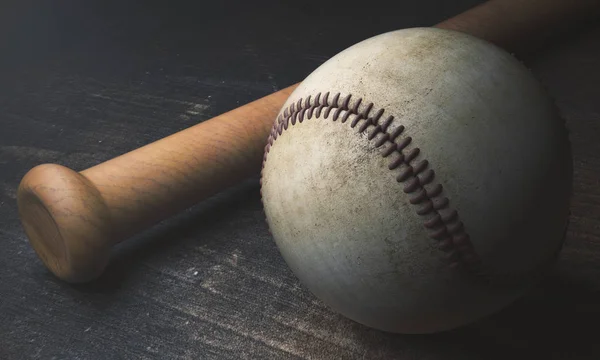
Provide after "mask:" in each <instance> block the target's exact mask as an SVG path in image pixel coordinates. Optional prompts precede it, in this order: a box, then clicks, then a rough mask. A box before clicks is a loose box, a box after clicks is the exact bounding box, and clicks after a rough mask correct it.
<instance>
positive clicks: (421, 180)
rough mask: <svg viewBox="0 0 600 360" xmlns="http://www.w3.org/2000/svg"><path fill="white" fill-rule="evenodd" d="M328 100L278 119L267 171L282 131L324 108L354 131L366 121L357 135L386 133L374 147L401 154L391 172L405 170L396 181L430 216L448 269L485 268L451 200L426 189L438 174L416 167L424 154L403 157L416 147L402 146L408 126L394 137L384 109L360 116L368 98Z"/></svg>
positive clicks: (428, 224) (295, 107)
mask: <svg viewBox="0 0 600 360" xmlns="http://www.w3.org/2000/svg"><path fill="white" fill-rule="evenodd" d="M329 99H330V94H329V92H327V93H326V94H325V95H324V96H322V95H321V93H318V94H317V95H316V96H315V97H314V98H312V99H311V97H310V96H309V97H307V98H306V99H305V100H303V99H299V100H298V101H296V102H294V103H292V104H291V105H290V106H289V107H288V108H286V109H285V110H284V111H283V113H282V114H281V115H280V116H279V117H278V118H277V121H276V122H275V124H274V126H273V130H272V131H271V134H270V136H269V139H268V142H267V144H268V145H267V146H266V147H265V157H264V159H263V168H264V162H265V161H266V158H267V153H268V152H269V150H270V148H271V146H272V145H273V141H274V140H275V139H276V138H277V136H278V135H281V134H282V133H283V129H285V130H287V129H288V126H289V125H290V122H291V124H292V125H295V124H296V122H302V121H304V120H306V119H311V118H312V117H313V116H314V115H316V116H319V114H320V113H321V111H322V110H323V109H325V113H324V116H325V117H328V116H329V114H330V112H331V111H332V110H333V116H332V117H331V120H332V121H337V120H338V119H340V116H341V122H342V123H345V122H346V121H347V120H348V119H351V121H350V126H351V127H352V128H356V126H357V125H358V124H359V123H360V122H362V124H361V125H360V126H359V127H358V128H357V130H358V132H363V131H365V130H366V129H368V128H369V127H374V129H373V132H372V133H370V134H369V139H373V138H374V137H375V136H377V135H379V134H380V133H383V136H382V137H381V139H379V140H378V141H377V142H376V143H375V146H376V147H378V148H379V147H381V146H386V148H385V150H384V151H383V153H382V156H384V157H388V156H389V155H391V154H392V153H396V157H395V158H394V159H393V160H392V161H391V162H390V164H389V169H390V170H395V169H399V170H400V172H399V174H398V176H397V181H398V182H399V183H403V185H404V187H403V191H404V192H405V193H407V194H408V195H409V202H410V203H411V204H412V205H415V206H416V207H417V209H416V213H417V214H418V215H419V216H427V217H428V218H429V219H427V220H425V219H424V220H423V226H424V227H425V229H426V230H427V231H428V234H429V237H430V238H431V239H433V240H435V241H437V242H438V245H439V249H440V251H443V252H445V253H446V254H447V259H449V265H450V266H451V267H456V265H458V263H461V264H464V265H466V266H467V268H468V269H470V270H475V269H476V268H478V267H480V259H479V257H477V256H476V254H475V251H474V249H473V245H472V243H471V241H470V239H469V235H468V234H467V233H466V230H465V228H464V226H463V223H462V222H461V220H460V217H459V215H458V212H457V211H456V210H453V209H448V207H449V204H450V201H449V200H448V198H447V197H445V196H443V189H442V186H441V184H436V185H435V187H434V188H433V189H430V191H427V190H426V189H425V188H424V185H427V184H432V183H433V182H434V180H435V173H434V171H433V170H432V169H430V168H429V162H428V161H427V160H422V161H420V162H418V163H417V164H413V161H414V160H415V159H416V158H417V156H418V155H419V153H420V149H419V148H416V147H415V148H413V149H412V150H411V151H408V152H403V151H404V149H405V148H406V147H407V146H408V145H409V144H410V143H411V142H412V138H411V137H410V136H404V137H402V138H400V139H399V141H397V139H398V138H399V137H400V136H401V135H402V133H403V132H404V130H405V128H404V126H398V127H397V128H396V129H394V130H393V131H392V132H388V127H389V125H390V124H391V123H392V121H393V119H394V118H393V116H389V117H387V118H386V119H385V120H384V121H383V122H381V123H379V120H380V119H381V116H382V115H383V112H384V110H383V109H379V110H378V111H377V112H376V113H375V114H374V115H373V116H371V117H370V116H369V114H370V113H371V111H372V109H373V103H369V104H367V105H366V106H365V108H364V110H363V111H359V107H360V105H361V103H362V100H363V99H361V98H359V99H357V100H355V101H354V102H353V103H352V104H351V99H352V95H351V94H350V95H347V96H345V97H343V98H342V94H340V93H337V94H335V96H334V97H333V99H332V100H331V101H330V100H329ZM340 99H341V100H340ZM442 209H444V210H446V211H447V212H448V214H447V215H443V214H442V213H440V210H442Z"/></svg>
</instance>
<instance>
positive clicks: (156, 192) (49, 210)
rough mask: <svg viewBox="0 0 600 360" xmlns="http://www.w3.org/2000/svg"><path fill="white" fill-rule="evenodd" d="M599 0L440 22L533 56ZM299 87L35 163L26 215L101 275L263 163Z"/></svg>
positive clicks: (70, 259) (26, 189)
mask: <svg viewBox="0 0 600 360" xmlns="http://www.w3.org/2000/svg"><path fill="white" fill-rule="evenodd" d="M599 3H600V2H599V1H598V0H528V1H523V0H490V1H488V2H486V3H483V4H481V5H479V6H477V7H475V8H473V9H471V10H468V11H466V12H464V13H462V14H459V15H458V16H456V17H454V18H452V19H449V20H447V21H444V22H442V23H440V24H438V25H436V26H437V27H440V28H446V29H452V30H458V31H461V32H464V33H467V34H471V35H474V36H477V37H480V38H483V39H485V40H488V41H490V42H492V43H495V44H497V45H499V46H501V47H503V48H505V49H506V50H508V51H512V52H515V51H516V52H517V54H519V55H523V54H525V53H526V52H529V51H530V50H531V49H530V47H531V48H533V47H534V45H539V41H540V39H541V38H543V37H544V35H545V34H546V33H548V32H549V31H553V30H555V29H557V28H561V27H565V26H569V25H573V24H574V23H575V22H576V21H578V20H582V19H584V18H588V17H596V16H597V15H598V8H599V6H598V5H599ZM296 86H297V84H296V85H292V86H290V87H288V88H286V89H284V90H281V91H278V92H276V93H273V94H271V95H269V96H266V97H264V98H262V99H259V100H256V101H254V102H252V103H249V104H247V105H244V106H242V107H240V108H237V109H235V110H232V111H230V112H228V113H225V114H223V115H220V116H218V117H216V118H213V119H211V120H208V121H205V122H203V123H200V124H198V125H196V126H193V127H191V128H188V129H185V130H182V131H180V132H178V133H176V134H173V135H171V136H169V137H166V138H164V139H161V140H158V141H156V142H154V143H152V144H149V145H146V146H144V147H142V148H139V149H137V150H134V151H132V152H129V153H127V154H124V155H122V156H119V157H117V158H115V159H112V160H109V161H107V162H105V163H102V164H100V165H97V166H94V167H92V168H89V169H87V170H84V171H82V172H80V173H77V172H75V171H72V170H70V169H68V168H65V167H63V166H60V165H52V164H44V165H39V166H37V167H35V168H33V169H31V170H30V171H29V172H28V173H27V174H26V175H25V176H24V178H23V179H22V181H21V184H20V186H19V189H18V192H17V204H18V208H19V216H20V218H21V222H22V224H23V227H24V229H25V232H26V234H27V236H28V237H29V239H30V242H31V244H32V246H33V248H34V249H35V251H36V252H37V253H38V255H39V257H40V258H41V259H42V261H43V262H44V264H45V265H46V266H47V267H48V268H49V269H50V270H51V271H52V272H53V273H54V274H55V275H57V276H58V277H59V278H61V279H63V280H66V281H68V282H85V281H89V280H92V279H94V278H96V277H97V276H99V275H100V274H101V273H102V271H103V270H104V267H105V266H106V264H107V262H108V258H109V254H110V249H111V247H112V246H113V245H115V244H116V243H118V242H120V241H121V240H123V239H125V238H127V237H128V236H129V235H132V234H135V233H136V232H138V231H140V230H143V229H145V228H147V227H149V226H150V225H152V224H154V223H156V222H158V221H160V220H163V219H165V218H166V217H168V216H170V215H172V214H175V213H176V212H178V211H181V210H183V209H185V208H187V207H189V206H191V205H193V204H195V203H197V202H199V201H201V200H203V199H205V198H206V197H208V196H211V195H213V194H215V193H217V192H219V191H221V190H223V189H225V188H227V187H229V186H231V185H233V184H235V183H237V182H239V181H241V180H243V179H245V178H246V177H248V176H250V175H251V174H254V173H257V172H258V171H259V169H260V161H261V160H262V157H263V147H264V145H265V142H266V139H267V136H268V134H269V132H270V130H271V125H272V124H273V121H274V120H275V117H276V116H277V113H278V112H279V110H280V108H281V106H282V105H283V104H284V102H285V100H286V99H287V98H288V96H289V95H290V94H291V92H292V91H293V89H294V88H295V87H296Z"/></svg>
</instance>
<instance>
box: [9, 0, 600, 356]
mask: <svg viewBox="0 0 600 360" xmlns="http://www.w3.org/2000/svg"><path fill="white" fill-rule="evenodd" d="M23 3H25V2H23ZM476 3H477V1H474V0H473V1H469V0H461V1H454V2H448V1H441V0H422V1H419V2H398V1H377V0H374V1H372V2H370V4H371V6H373V7H374V9H376V10H374V11H373V14H371V16H368V17H365V19H364V22H363V23H361V26H353V27H351V28H345V27H343V26H342V25H343V24H346V21H347V19H348V18H352V16H355V15H356V14H364V8H363V7H362V5H361V6H352V5H351V4H349V3H347V2H344V4H345V6H341V5H342V3H341V2H339V1H332V2H326V3H322V4H321V6H320V7H319V8H318V9H316V8H314V7H312V6H308V5H307V4H305V3H290V2H270V3H265V2H261V1H258V2H242V1H233V0H226V1H222V2H214V4H207V3H204V2H203V3H202V5H200V2H193V5H192V3H191V2H190V3H186V4H183V2H179V3H172V4H169V7H168V8H165V7H164V6H162V5H160V4H159V3H153V2H144V3H143V4H142V3H139V2H128V1H121V2H118V3H117V2H110V1H102V2H99V1H90V2H86V3H85V4H84V3H82V2H71V3H68V6H67V5H61V6H59V5H56V4H57V3H51V2H44V3H43V4H42V3H40V4H39V5H40V6H39V7H37V8H35V7H33V8H31V9H30V10H28V11H31V13H29V12H28V13H13V16H15V17H18V18H19V19H20V20H19V22H16V21H15V22H13V23H19V24H20V25H19V27H18V28H15V29H13V31H12V32H11V34H12V36H16V39H17V40H21V41H14V42H13V44H15V47H14V48H12V49H11V51H9V52H4V53H3V56H2V57H0V61H2V62H3V65H6V66H2V67H0V78H2V79H4V80H5V81H2V82H0V106H2V109H3V111H2V113H1V114H0V184H1V186H0V239H1V240H2V251H1V252H0V358H2V359H7V360H13V359H52V358H53V357H54V358H56V359H90V358H102V359H123V358H127V359H419V360H422V359H428V360H429V359H439V360H447V359H502V360H505V359H507V358H516V359H521V358H538V357H539V358H545V359H575V360H578V359H596V358H599V357H600V346H599V345H598V341H597V337H596V333H595V331H594V330H593V329H595V327H596V324H597V323H598V322H600V306H599V305H598V304H600V281H599V280H598V279H600V266H599V265H598V264H600V263H599V262H598V259H599V258H600V239H599V237H600V224H599V220H598V219H600V209H599V207H600V202H599V200H598V199H599V198H600V186H599V184H598V179H600V158H598V154H600V148H599V147H598V146H599V145H598V144H599V143H600V142H598V139H600V119H599V118H598V114H600V107H599V106H600V105H599V104H598V101H597V91H596V88H597V84H598V83H599V80H600V72H599V71H598V66H597V64H598V63H600V48H599V44H600V27H599V26H598V25H596V26H595V27H594V28H593V29H591V30H588V31H585V32H583V33H578V34H577V35H575V36H571V37H569V38H568V39H566V40H565V41H564V42H562V43H559V44H556V45H555V46H553V47H552V48H551V49H548V50H547V51H545V52H544V53H542V54H539V55H540V56H538V57H537V58H536V59H535V60H534V61H532V62H530V63H529V66H530V67H531V68H532V70H533V71H534V73H535V74H536V75H538V76H539V78H540V79H541V80H542V81H543V82H544V83H545V84H546V86H547V87H548V89H549V90H550V92H551V93H552V94H553V96H554V97H555V98H556V100H557V103H558V105H559V107H560V108H561V110H562V112H563V114H564V115H565V118H566V120H567V122H568V126H569V128H570V130H571V139H572V140H573V149H574V156H575V184H574V186H575V189H574V190H575V196H574V199H573V205H572V212H573V216H572V219H571V226H570V228H569V233H568V238H567V241H566V243H565V248H564V250H563V252H562V254H561V258H560V261H559V263H558V266H557V268H556V271H555V274H554V275H553V276H551V277H550V278H549V279H548V280H547V281H546V283H544V284H543V285H542V286H541V287H540V288H539V289H537V291H535V292H534V293H532V294H531V295H530V296H528V297H526V298H524V299H523V300H522V301H520V302H518V303H516V304H514V306H511V307H510V308H508V309H506V311H503V312H502V313H500V314H498V315H497V316H494V317H492V318H490V319H488V320H486V321H485V322H482V323H479V324H476V325H473V326H471V327H468V328H464V329H460V330H457V331H455V332H451V333H445V334H439V335H435V336H398V335H391V334H386V333H382V332H378V331H373V330H370V329H368V328H364V327H362V326H359V325H357V324H355V323H353V322H351V321H348V320H347V319H344V318H342V317H340V316H338V315H336V314H334V313H332V312H331V311H329V310H328V309H327V308H325V307H324V306H323V305H322V304H321V303H320V302H319V301H318V300H316V299H315V298H314V297H312V296H311V295H310V293H308V292H307V291H306V290H305V289H304V287H303V286H302V284H301V283H299V282H298V281H297V279H296V278H295V277H294V276H293V275H292V273H291V272H290V271H289V269H288V268H287V266H286V264H285V263H284V262H283V260H282V259H281V257H280V256H279V254H278V251H277V249H276V247H275V245H274V244H273V242H272V240H271V237H270V235H269V233H268V230H267V227H266V224H265V223H264V216H263V213H262V209H261V204H260V197H259V189H258V180H257V179H256V178H250V179H249V180H248V181H246V182H243V183H242V184H240V185H238V186H234V187H232V188H231V189H229V190H226V191H224V192H222V193H220V194H217V195H215V196H213V197H211V198H209V199H207V200H206V201H203V202H201V203H199V204H197V205H195V206H193V207H192V208H190V209H188V210H186V211H184V212H182V213H180V214H178V215H176V216H174V217H172V218H169V219H166V220H165V221H163V222H162V223H160V224H158V225H157V226H155V227H153V228H151V229H148V230H147V231H144V232H143V233H140V234H138V235H136V236H134V237H133V238H132V239H131V241H128V242H124V243H122V244H120V245H118V246H117V247H116V249H115V252H114V254H113V256H112V261H111V263H110V265H109V266H108V267H107V269H106V272H105V273H104V274H103V276H101V277H100V278H99V279H97V280H96V281H94V282H91V283H88V284H85V285H70V284H66V283H65V282H62V281H59V280H57V279H56V278H55V277H54V276H51V275H50V274H48V272H47V270H46V269H45V268H44V267H43V266H42V265H41V264H40V263H39V261H38V260H37V256H36V254H35V253H34V252H33V250H32V249H31V247H30V246H29V244H28V240H27V237H26V236H25V234H24V232H23V230H22V228H21V225H20V223H19V218H18V216H17V208H16V199H15V197H16V194H15V189H16V188H17V186H18V184H19V180H20V179H21V177H22V176H23V175H24V174H25V173H26V172H27V171H28V170H29V169H31V167H33V166H35V165H37V164H40V163H44V162H52V163H57V164H60V165H64V166H66V167H68V168H71V169H77V170H82V169H86V168H89V167H91V166H94V165H96V164H98V163H101V162H103V161H106V160H110V159H111V158H114V157H116V156H119V155H120V154H123V153H126V152H128V151H131V150H134V149H136V148H139V147H140V146H143V145H146V144H149V143H151V142H153V141H156V140H159V139H161V138H163V137H165V136H168V135H170V134H172V133H175V132H177V131H179V130H182V129H183V128H187V127H189V126H193V125H194V124H195V123H197V122H201V121H204V120H207V119H210V118H212V117H214V116H216V115H218V114H221V113H225V112H227V111H229V110H231V109H234V108H237V107H238V106H240V105H242V104H245V103H247V102H250V101H252V100H253V99H258V98H260V97H262V96H265V95H268V94H269V93H271V92H272V83H271V81H270V80H269V78H268V76H269V75H268V73H271V74H273V75H272V76H273V77H274V82H275V84H276V85H277V87H278V88H285V87H286V86H288V85H289V84H293V83H294V82H295V81H296V80H297V79H299V78H302V76H304V75H306V73H307V72H309V71H311V69H313V68H314V67H315V66H318V64H319V62H322V61H324V60H325V59H327V58H328V57H330V56H331V55H333V54H335V53H336V52H337V51H339V50H341V48H343V47H345V46H347V45H351V44H352V43H355V42H357V41H360V40H361V39H362V38H365V37H368V36H370V35H374V34H377V33H381V32H384V31H387V30H391V29H393V28H399V27H404V26H415V25H424V26H426V25H428V24H433V23H437V22H439V21H441V20H443V19H445V18H448V17H449V16H452V15H453V14H456V13H458V12H460V11H463V10H466V9H468V8H470V7H472V6H473V5H475V4H476ZM238 7H240V10H239V13H236V11H235V10H231V9H236V8H238ZM222 8H228V10H226V9H222ZM39 9H43V10H44V11H39V12H38V11H35V10H39ZM50 10H52V11H50ZM250 10H252V11H254V14H255V16H253V17H247V16H244V14H248V12H249V11H250ZM207 12H208V13H210V14H211V15H212V16H210V17H207V16H206V15H204V14H206V13H207ZM232 13H234V15H231V14H232ZM200 14H202V15H200ZM332 14H337V15H335V16H334V15H332ZM199 19H200V20H199ZM309 20H311V21H312V22H313V26H311V27H302V26H289V24H303V23H305V22H307V21H309ZM231 22H233V23H235V24H236V26H235V27H234V26H225V27H224V26H222V25H223V24H224V23H231ZM50 23H58V24H61V25H60V28H59V27H57V26H50V25H48V24H50ZM32 29H36V30H35V31H33V30H32ZM240 29H252V31H249V30H248V31H240ZM273 29H278V31H274V30H273ZM42 30H43V31H42ZM217 33H218V34H219V36H216V35H215V34H217ZM24 39H27V41H24ZM223 39H227V41H226V42H224V41H223ZM16 44H19V47H17V46H16ZM28 44H30V46H29V47H27V46H28ZM248 44H249V45H251V46H250V48H252V49H253V50H252V51H248V50H247V49H248V47H246V45H248ZM38 45H39V46H38ZM57 49H60V51H58V50H57ZM208 53H210V54H211V56H210V57H208V56H207V54H208ZM257 57H258V58H260V61H261V62H262V63H263V64H264V65H263V66H262V67H261V66H259V64H258V61H257V59H256V58H257ZM161 69H162V71H161ZM265 69H266V70H265ZM147 73H149V74H147ZM222 82H223V83H222ZM194 104H200V105H201V106H206V107H203V108H202V109H201V110H200V111H196V112H197V114H193V113H190V112H189V109H190V108H194V107H195V105H194ZM192 111H195V110H192Z"/></svg>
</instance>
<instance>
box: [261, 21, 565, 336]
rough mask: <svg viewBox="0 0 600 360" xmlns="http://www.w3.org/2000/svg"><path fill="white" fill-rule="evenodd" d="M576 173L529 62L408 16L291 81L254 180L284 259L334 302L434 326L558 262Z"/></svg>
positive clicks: (383, 326) (410, 324)
mask: <svg viewBox="0 0 600 360" xmlns="http://www.w3.org/2000/svg"><path fill="white" fill-rule="evenodd" d="M571 173H572V170H571V153H570V147H569V141H568V134H567V131H566V128H565V124H564V122H563V121H562V119H561V117H560V116H559V114H558V113H557V111H556V108H555V106H554V104H553V101H552V100H551V99H550V98H549V96H548V95H547V93H546V91H545V89H544V88H543V87H542V86H541V85H540V84H539V82H538V81H537V80H536V79H535V77H534V76H533V75H532V74H531V73H530V71H529V70H528V69H527V68H526V67H525V66H524V65H522V64H521V63H520V62H519V61H518V60H516V59H515V58H514V57H513V56H512V55H511V54H509V53H507V52H506V51H504V50H502V49H500V48H498V47H496V46H495V45H492V44H491V43H488V42H486V41H484V40H481V39H478V38H475V37H472V36H470V35H466V34H462V33H459V32H455V31H450V30H442V29H437V28H411V29H404V30H399V31H392V32H389V33H385V34H381V35H378V36H375V37H372V38H369V39H367V40H364V41H362V42H360V43H358V44H356V45H354V46H351V47H349V48H347V49H346V50H344V51H342V52H340V53H339V54H337V55H336V56H334V57H332V58H331V59H329V60H328V61H327V62H325V63H324V64H322V65H321V66H320V67H319V68H317V69H316V70H315V71H314V72H313V73H311V74H310V75H309V76H308V77H307V78H306V79H305V80H304V81H303V82H302V83H301V84H300V86H299V87H298V88H297V89H296V90H295V91H294V92H293V93H292V94H291V95H290V97H289V98H288V100H287V102H286V103H285V105H284V106H283V108H282V109H281V111H280V113H279V116H278V118H277V120H276V121H275V124H274V126H273V130H272V132H271V135H270V137H269V140H268V145H267V146H266V148H265V157H264V161H263V168H262V174H261V194H262V201H263V205H264V211H265V215H266V220H267V223H268V225H269V228H270V230H271V233H272V235H273V238H274V240H275V242H276V244H277V246H278V248H279V250H280V251H281V254H282V256H283V258H284V259H285V261H286V263H287V264H288V265H289V266H290V268H291V269H292V271H293V272H294V273H295V275H296V276H297V277H298V279H299V280H300V281H301V282H302V284H304V285H305V286H306V287H307V288H308V289H309V290H310V291H311V292H312V293H313V294H314V295H315V296H316V297H318V298H319V299H321V300H322V301H323V302H324V303H325V304H326V305H327V306H329V307H330V308H331V309H332V310H334V311H336V312H338V313H340V314H342V315H344V316H346V317H348V318H350V319H352V320H354V321H356V322H358V323H361V324H364V325H366V326H369V327H373V328H376V329H380V330H383V331H389V332H396V333H433V332H439V331H445V330H450V329H453V328H457V327H460V326H463V325H467V324H470V323H473V322H475V321H478V320H480V319H482V318H484V317H487V316H489V315H491V314H493V313H495V312H497V311H499V310H500V309H502V308H504V307H506V306H507V305H509V304H510V303H511V302H513V301H514V300H516V299H517V298H519V297H520V296H522V295H523V294H524V293H525V292H526V291H527V289H528V288H530V287H531V286H532V285H534V284H535V283H536V281H538V280H539V279H540V277H541V276H543V275H544V273H545V272H546V271H547V270H548V269H549V267H550V266H552V264H553V263H554V262H555V259H556V257H557V255H558V253H559V251H560V248H561V245H562V241H563V238H564V233H565V229H566V224H567V219H568V212H569V197H570V191H571V176H572V175H571Z"/></svg>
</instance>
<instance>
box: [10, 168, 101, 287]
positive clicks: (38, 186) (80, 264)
mask: <svg viewBox="0 0 600 360" xmlns="http://www.w3.org/2000/svg"><path fill="white" fill-rule="evenodd" d="M17 205H18V209H19V216H20V219H21V223H22V225H23V228H24V230H25V232H26V234H27V236H28V237H29V241H30V243H31V245H32V247H33V249H34V250H35V252H36V253H37V255H38V256H39V257H40V259H41V260H42V261H43V263H44V264H45V265H46V266H47V267H48V269H50V270H51V271H52V273H54V275H56V276H57V277H59V278H60V279H62V280H65V281H67V282H71V283H81V282H86V281H90V280H93V279H95V278H97V277H98V276H99V275H100V274H101V273H102V271H103V270H104V268H105V266H106V264H107V263H108V259H109V256H110V249H111V247H112V245H113V240H112V231H113V230H112V226H111V218H110V212H109V210H108V208H107V206H106V204H105V202H104V200H103V198H102V196H101V195H100V193H99V191H98V190H97V189H96V187H95V186H94V185H93V184H92V183H91V182H90V181H89V180H88V179H87V178H86V177H84V176H83V175H81V174H79V173H77V172H75V171H73V170H71V169H69V168H66V167H64V166H60V165H54V164H43V165H39V166H36V167H34V168H33V169H31V170H30V171H29V172H28V173H27V174H25V176H24V177H23V179H22V180H21V183H20V185H19V188H18V192H17Z"/></svg>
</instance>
